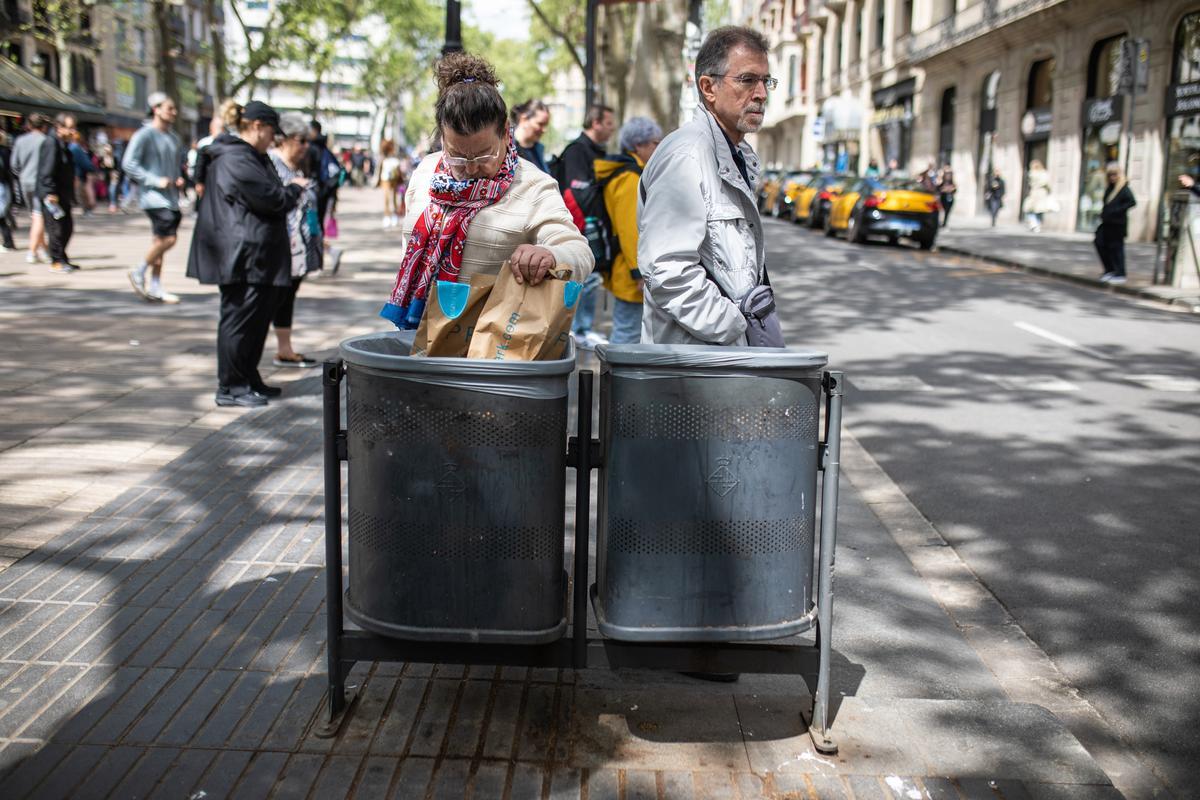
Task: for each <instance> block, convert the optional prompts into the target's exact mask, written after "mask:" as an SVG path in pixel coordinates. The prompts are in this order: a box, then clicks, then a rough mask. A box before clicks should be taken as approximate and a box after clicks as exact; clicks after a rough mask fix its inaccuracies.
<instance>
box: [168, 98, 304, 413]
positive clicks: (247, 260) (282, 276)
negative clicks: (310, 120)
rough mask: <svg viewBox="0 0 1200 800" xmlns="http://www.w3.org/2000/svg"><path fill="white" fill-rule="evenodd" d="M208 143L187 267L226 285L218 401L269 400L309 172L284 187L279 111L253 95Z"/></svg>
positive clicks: (223, 287) (253, 403)
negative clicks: (277, 159)
mask: <svg viewBox="0 0 1200 800" xmlns="http://www.w3.org/2000/svg"><path fill="white" fill-rule="evenodd" d="M231 121H232V122H233V123H234V127H235V129H236V130H237V134H236V135H233V134H229V133H223V134H221V135H220V136H218V137H217V138H216V139H215V140H213V143H212V144H211V145H209V146H208V153H209V157H210V161H209V165H208V174H207V182H206V189H205V192H204V196H203V197H202V198H201V201H200V210H199V215H198V216H197V218H196V229H195V231H194V232H193V234H192V249H191V252H190V253H189V254H188V267H187V274H188V277H189V278H196V279H197V280H199V281H200V282H201V283H207V284H214V283H215V284H217V285H218V286H220V287H221V319H220V322H219V323H218V325H217V384H218V385H217V397H216V400H217V405H219V406H264V405H266V404H267V398H268V397H275V396H277V395H279V394H280V390H279V389H278V388H276V387H272V386H267V385H266V384H265V383H264V382H263V379H262V376H261V375H259V373H258V362H259V359H260V358H262V351H263V345H264V344H265V343H266V338H267V331H268V329H269V328H270V325H271V317H272V316H273V315H274V313H275V310H276V308H277V307H278V305H279V301H280V299H281V298H282V297H283V296H284V294H285V293H286V292H288V291H289V290H290V289H291V287H292V248H291V244H290V242H289V240H288V227H287V215H288V212H289V211H291V210H292V209H293V208H295V207H296V203H297V202H299V200H300V193H301V191H303V187H304V186H306V185H308V181H307V180H306V179H304V178H293V179H292V180H291V182H290V183H289V184H288V185H287V186H284V185H283V183H282V182H281V181H280V180H279V175H278V174H277V173H276V172H275V167H274V166H272V164H271V159H270V158H268V157H267V150H268V149H269V148H270V147H271V145H272V144H274V142H275V137H276V135H277V134H278V133H279V127H280V126H279V114H278V113H277V112H276V111H275V109H273V108H271V107H270V106H269V105H267V104H266V103H260V102H259V101H257V100H251V101H250V102H249V103H247V104H246V106H245V108H237V109H235V110H234V112H233V114H232V120H231Z"/></svg>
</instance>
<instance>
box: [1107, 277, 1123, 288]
mask: <svg viewBox="0 0 1200 800" xmlns="http://www.w3.org/2000/svg"><path fill="white" fill-rule="evenodd" d="M1108 283H1109V285H1111V286H1123V285H1124V284H1125V276H1124V275H1113V276H1112V277H1111V278H1109V279H1108Z"/></svg>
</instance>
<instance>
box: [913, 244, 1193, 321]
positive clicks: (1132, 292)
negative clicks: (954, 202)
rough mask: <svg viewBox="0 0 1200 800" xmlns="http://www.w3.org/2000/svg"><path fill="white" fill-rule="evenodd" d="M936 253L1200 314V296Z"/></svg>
mask: <svg viewBox="0 0 1200 800" xmlns="http://www.w3.org/2000/svg"><path fill="white" fill-rule="evenodd" d="M935 252H938V253H946V254H950V255H956V256H965V257H967V258H974V259H976V260H978V261H983V262H985V263H988V264H995V265H997V266H1001V267H1008V268H1009V269H1015V270H1019V271H1021V272H1028V273H1030V274H1031V275H1040V276H1042V277H1046V278H1057V279H1058V280H1062V281H1066V282H1068V283H1073V284H1075V285H1077V286H1087V287H1089V288H1092V289H1104V290H1107V291H1109V292H1112V293H1114V294H1123V295H1128V296H1130V297H1136V298H1138V299H1139V300H1150V301H1153V302H1155V303H1162V304H1163V305H1167V306H1178V307H1181V308H1184V309H1187V310H1189V311H1190V312H1191V313H1193V314H1200V295H1197V296H1196V297H1195V298H1186V297H1162V296H1160V295H1158V294H1155V293H1154V292H1153V291H1151V290H1148V289H1145V288H1143V287H1139V286H1112V285H1111V284H1107V283H1102V282H1101V281H1100V280H1098V279H1096V278H1085V277H1082V276H1079V275H1071V274H1070V273H1066V272H1057V271H1055V270H1052V269H1047V268H1046V267H1034V266H1030V265H1029V264H1022V263H1021V262H1019V261H1014V260H1012V259H1008V258H998V257H996V256H988V255H981V254H980V253H975V252H972V251H970V250H965V249H963V248H960V247H952V246H951V247H945V246H943V245H940V244H939V245H938V246H937V250H936V251H935Z"/></svg>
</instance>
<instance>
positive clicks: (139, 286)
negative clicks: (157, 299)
mask: <svg viewBox="0 0 1200 800" xmlns="http://www.w3.org/2000/svg"><path fill="white" fill-rule="evenodd" d="M129 285H130V286H132V287H133V293H134V294H136V295H137V296H138V297H140V298H142V299H143V300H149V299H150V294H149V293H148V292H147V291H146V271H145V270H143V269H139V268H138V267H134V268H133V269H131V270H129Z"/></svg>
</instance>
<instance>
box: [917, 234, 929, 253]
mask: <svg viewBox="0 0 1200 800" xmlns="http://www.w3.org/2000/svg"><path fill="white" fill-rule="evenodd" d="M917 244H918V245H919V246H920V248H921V249H922V250H932V249H933V237H932V236H930V237H928V238H923V239H917Z"/></svg>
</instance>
